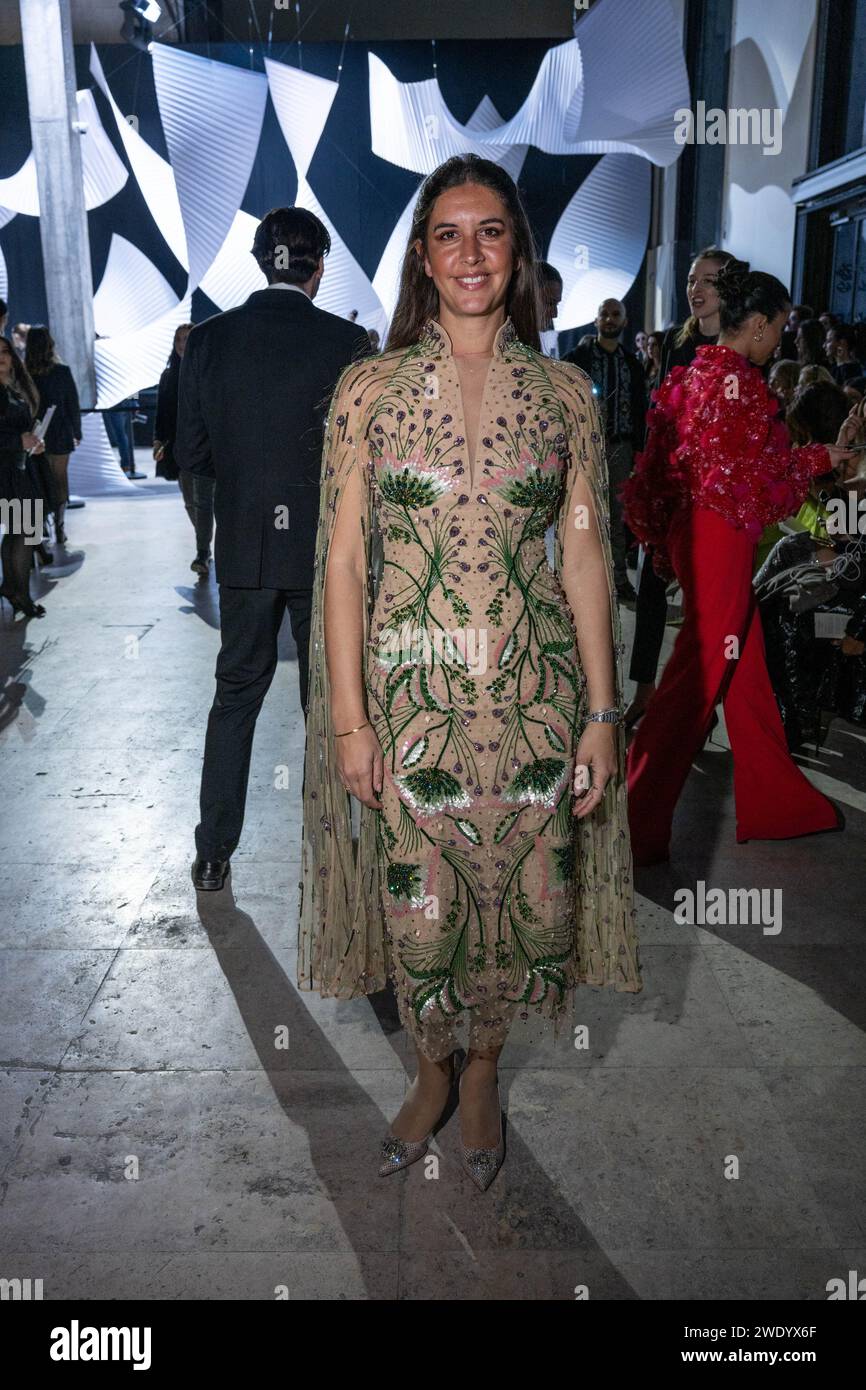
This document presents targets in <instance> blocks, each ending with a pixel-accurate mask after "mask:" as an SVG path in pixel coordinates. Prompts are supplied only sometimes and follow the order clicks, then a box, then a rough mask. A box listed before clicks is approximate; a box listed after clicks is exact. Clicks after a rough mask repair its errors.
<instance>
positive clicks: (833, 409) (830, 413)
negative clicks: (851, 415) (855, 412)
mask: <svg viewBox="0 0 866 1390" xmlns="http://www.w3.org/2000/svg"><path fill="white" fill-rule="evenodd" d="M850 409H851V406H850V403H849V401H848V397H847V396H846V395H845V392H844V391H843V390H842V387H841V386H837V385H836V383H835V382H830V381H815V382H813V383H812V385H811V386H804V387H803V389H802V390H800V391H798V392H797V393H796V395H795V396H794V399H793V401H792V402H791V404H790V406H789V407H788V411H787V413H786V415H785V424H786V425H787V426H788V432H789V434H790V436H791V441H792V443H794V444H835V443H836V440H837V439H838V437H839V431H840V430H841V428H842V426H843V425H844V423H845V421H846V420H847V418H848V412H849V410H850Z"/></svg>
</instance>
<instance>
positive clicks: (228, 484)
mask: <svg viewBox="0 0 866 1390" xmlns="http://www.w3.org/2000/svg"><path fill="white" fill-rule="evenodd" d="M330 248H331V239H330V237H329V235H328V232H327V229H326V228H325V227H324V226H323V225H322V223H321V222H320V221H319V219H318V218H317V217H315V216H314V215H313V213H311V212H308V211H307V210H306V209H304V208H275V209H274V210H273V211H272V212H269V213H268V214H267V216H266V217H265V218H264V219H263V221H262V222H261V223H260V224H259V226H258V228H257V230H256V234H255V239H254V242H253V255H254V256H255V258H256V261H257V263H258V265H259V266H260V267H261V269H262V271H263V272H264V275H265V277H266V279H267V281H268V288H267V289H264V290H258V291H257V292H256V293H255V294H251V295H250V297H249V299H248V300H247V302H246V303H245V304H242V305H241V306H240V307H239V308H237V309H230V310H229V311H228V312H227V313H225V314H217V315H216V316H215V317H214V318H211V319H207V320H206V321H205V322H204V323H200V324H199V325H198V326H197V327H196V328H193V330H192V332H191V333H190V335H189V340H188V342H187V347H186V352H185V353H184V356H183V363H182V367H181V374H180V394H179V403H178V421H177V437H176V441H175V447H174V452H175V457H176V459H177V461H178V463H179V465H180V467H181V468H187V469H189V471H190V472H191V473H193V474H198V475H200V476H204V477H209V478H214V479H215V492H214V516H215V519H216V544H215V566H216V576H217V580H218V583H219V590H220V630H221V634H222V645H221V648H220V653H219V657H218V658H217V666H216V682H217V687H216V696H215V698H214V702H213V706H212V708H211V712H210V717H209V718H208V726H207V737H206V740H205V751H204V765H203V768H202V781H201V820H200V823H199V824H198V825H197V826H196V832H195V841H196V859H195V862H194V864H193V866H192V879H193V883H194V884H195V886H196V888H200V889H219V888H222V886H223V884H224V883H225V879H226V875H227V874H228V871H229V861H230V859H231V855H232V853H233V852H234V849H235V847H236V845H237V843H238V840H239V839H240V834H241V828H242V825H243V817H244V806H245V804H246V794H247V780H248V777H249V767H250V755H251V753H252V744H253V734H254V733H255V727H256V720H257V718H258V714H259V710H260V709H261V707H262V701H263V700H264V698H265V695H266V694H267V691H268V687H269V686H270V683H271V680H272V679H273V675H274V671H275V670H276V666H277V634H278V633H279V630H280V624H281V622H282V618H283V613H284V612H285V610H286V609H288V611H289V617H290V620H291V625H292V634H293V636H294V639H295V643H296V645H297V648H298V676H299V680H300V688H301V705H302V707H303V708H304V709H305V708H306V704H307V684H308V669H309V668H308V646H309V633H310V615H311V608H312V586H313V558H314V553H315V542H316V525H317V521H318V514H319V485H320V471H321V463H322V446H323V441H324V424H325V419H326V416H327V409H328V404H329V402H330V398H331V396H332V395H333V392H334V388H335V386H336V384H337V378H338V377H339V375H340V373H341V371H342V370H343V368H344V367H346V366H348V365H349V363H350V362H352V361H354V360H357V359H358V358H361V357H365V356H367V355H369V353H370V340H369V338H368V336H367V333H366V332H365V330H364V329H363V328H360V327H358V325H357V324H354V323H350V322H349V321H348V320H347V319H342V318H338V317H337V316H336V315H335V314H329V313H326V312H325V311H324V310H321V309H316V308H315V307H314V305H313V302H312V301H313V299H314V298H315V295H316V292H317V290H318V288H319V282H320V281H321V278H322V275H323V274H324V257H325V256H326V255H327V254H328V252H329V251H330Z"/></svg>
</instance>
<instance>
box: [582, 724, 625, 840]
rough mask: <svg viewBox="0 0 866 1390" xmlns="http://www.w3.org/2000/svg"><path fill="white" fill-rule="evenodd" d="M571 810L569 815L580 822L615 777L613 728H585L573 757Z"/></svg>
mask: <svg viewBox="0 0 866 1390" xmlns="http://www.w3.org/2000/svg"><path fill="white" fill-rule="evenodd" d="M574 761H575V768H574V788H573V790H574V798H575V800H574V806H573V808H572V814H573V815H575V816H577V818H578V820H582V819H583V817H584V816H591V815H592V813H593V811H594V810H595V809H596V807H597V806H598V805H599V804H600V802H601V799H602V797H603V795H604V789H605V787H606V786H607V784H608V782H609V781H610V779H611V777H613V776H615V774H616V770H617V766H616V725H615V724H599V723H591V724H587V726H586V728H585V729H584V731H583V734H582V736H581V739H580V742H579V743H578V745H577V751H576V752H575V755H574Z"/></svg>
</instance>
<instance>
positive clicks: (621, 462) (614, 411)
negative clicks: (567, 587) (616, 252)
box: [563, 299, 647, 607]
mask: <svg viewBox="0 0 866 1390" xmlns="http://www.w3.org/2000/svg"><path fill="white" fill-rule="evenodd" d="M627 323H628V319H627V318H626V312H625V305H624V304H621V303H620V301H619V300H618V299H605V300H604V302H603V303H602V304H600V305H599V310H598V315H597V317H596V320H595V328H596V336H595V337H590V338H589V340H588V341H587V342H581V344H580V345H579V346H578V347H576V348H575V349H574V350H573V351H572V352H567V353H566V354H565V357H564V359H563V360H564V361H566V362H574V363H575V364H576V366H578V367H582V368H583V370H584V371H585V372H586V373H587V375H588V376H589V377H590V379H591V380H592V389H593V394H594V395H595V397H596V398H597V401H598V405H599V410H600V413H601V418H602V420H603V421H604V434H605V454H606V456H607V470H608V499H609V503H610V543H611V550H612V551H613V577H614V583H615V584H616V592H617V597H618V598H619V600H620V602H621V603H625V604H628V605H629V606H631V607H633V606H634V602H635V599H636V598H637V594H636V593H635V591H634V588H633V586H632V583H631V580H630V579H629V577H628V571H627V569H626V550H627V545H626V534H625V522H624V521H623V516H622V507H621V504H620V501H619V489H620V488H621V487H622V484H623V483H624V482H625V480H626V478H627V477H628V475H629V474H630V473H631V471H632V467H633V464H634V456H635V453H637V452H639V451H640V450H641V449H642V448H643V446H644V434H645V432H646V408H647V401H646V385H645V381H646V378H645V376H644V370H643V367H642V366H641V364H640V362H639V361H638V359H637V357H636V356H635V354H634V353H633V352H626V350H625V348H624V347H623V346H622V343H621V341H620V339H621V338H622V335H623V332H624V330H625V327H626V325H627Z"/></svg>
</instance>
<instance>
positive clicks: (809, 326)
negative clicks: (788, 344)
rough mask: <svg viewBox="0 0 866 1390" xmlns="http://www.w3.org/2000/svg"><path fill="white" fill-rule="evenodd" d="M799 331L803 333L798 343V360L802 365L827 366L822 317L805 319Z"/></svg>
mask: <svg viewBox="0 0 866 1390" xmlns="http://www.w3.org/2000/svg"><path fill="white" fill-rule="evenodd" d="M799 332H800V334H801V335H802V336H801V339H800V342H799V343H798V344H797V361H798V362H799V363H800V366H801V367H811V366H816V367H826V365H827V356H826V353H825V352H824V336H825V335H824V325H823V323H822V322H821V320H820V319H803V321H802V322H801V324H800V327H799Z"/></svg>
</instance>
